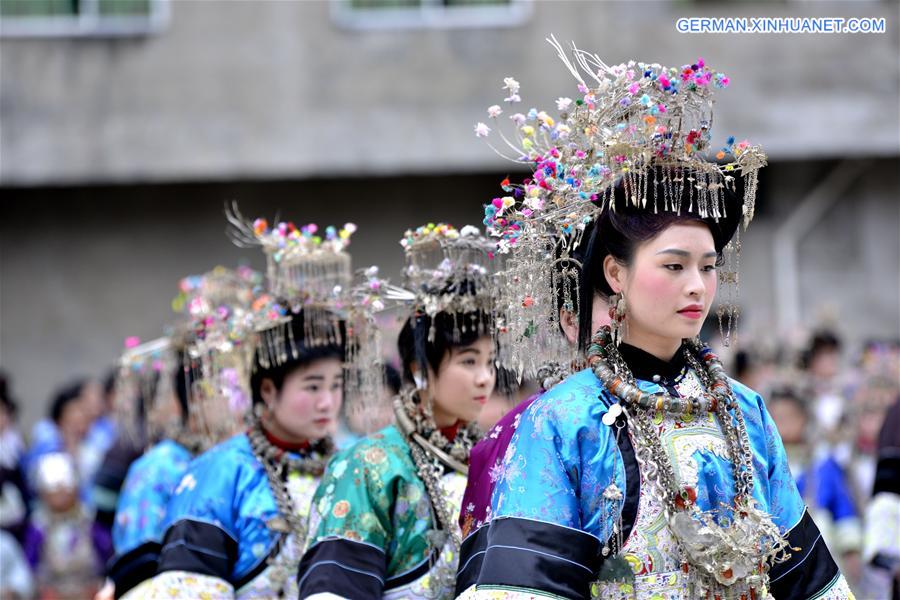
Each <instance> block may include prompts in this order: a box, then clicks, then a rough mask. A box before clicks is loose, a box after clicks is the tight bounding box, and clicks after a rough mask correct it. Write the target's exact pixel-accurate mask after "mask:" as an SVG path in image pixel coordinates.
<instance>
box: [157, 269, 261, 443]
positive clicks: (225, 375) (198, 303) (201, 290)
mask: <svg viewBox="0 0 900 600" xmlns="http://www.w3.org/2000/svg"><path fill="white" fill-rule="evenodd" d="M261 284H262V275H261V274H260V273H257V272H256V271H253V270H252V269H250V268H248V267H238V268H237V269H235V270H231V269H226V268H225V267H221V266H219V267H216V268H215V269H213V270H212V271H209V272H207V273H204V274H202V275H193V276H189V277H185V278H184V279H182V280H181V283H180V288H181V293H180V294H179V296H178V297H177V298H176V299H175V300H174V302H173V308H175V309H176V310H180V311H182V312H184V313H185V314H186V315H187V316H188V319H189V323H188V324H187V325H186V329H187V330H188V332H187V334H186V338H187V339H186V343H185V349H184V359H183V360H184V365H183V367H184V368H185V369H186V370H187V372H188V374H189V375H188V378H187V379H188V381H190V389H189V404H188V405H189V407H190V408H189V409H190V411H191V413H192V415H193V416H194V422H195V429H196V430H197V431H196V434H197V436H199V441H200V443H201V445H202V446H203V447H209V446H212V445H214V444H216V443H218V442H220V441H222V440H223V439H225V438H226V437H229V436H230V435H232V434H234V433H236V432H237V431H238V430H239V428H240V427H241V426H242V424H243V417H244V415H245V413H246V412H247V409H248V408H249V407H250V404H251V391H250V387H249V380H250V369H251V367H252V362H253V348H254V345H253V342H254V335H255V333H254V329H253V326H254V319H253V312H252V307H253V303H254V300H256V298H257V297H258V296H259V295H260V294H261V293H262V288H261Z"/></svg>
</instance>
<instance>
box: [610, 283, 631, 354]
mask: <svg viewBox="0 0 900 600" xmlns="http://www.w3.org/2000/svg"><path fill="white" fill-rule="evenodd" d="M627 310H628V305H627V303H626V302H625V294H624V293H623V292H619V293H618V294H613V295H612V296H610V297H609V318H610V323H609V330H610V333H611V334H612V339H613V342H614V343H615V344H616V346H618V345H619V344H621V343H622V338H623V337H625V315H626V311H627Z"/></svg>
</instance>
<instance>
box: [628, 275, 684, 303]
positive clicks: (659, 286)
mask: <svg viewBox="0 0 900 600" xmlns="http://www.w3.org/2000/svg"><path fill="white" fill-rule="evenodd" d="M634 284H635V285H634V287H635V288H637V289H636V290H635V291H637V293H638V294H640V295H641V296H643V297H645V298H647V299H649V300H651V301H652V302H654V303H657V302H659V301H661V300H665V299H667V298H670V297H671V296H672V294H673V293H674V292H675V290H676V288H675V285H674V284H673V282H672V278H671V277H669V276H668V275H667V274H665V273H657V272H656V271H655V270H654V271H653V272H651V273H645V274H643V275H642V276H640V277H639V278H636V279H635V281H634Z"/></svg>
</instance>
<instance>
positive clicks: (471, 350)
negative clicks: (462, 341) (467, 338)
mask: <svg viewBox="0 0 900 600" xmlns="http://www.w3.org/2000/svg"><path fill="white" fill-rule="evenodd" d="M467 352H471V353H473V354H481V350H479V349H478V348H473V347H472V346H469V347H468V348H463V349H461V350H459V351H458V352H457V354H465V353H467Z"/></svg>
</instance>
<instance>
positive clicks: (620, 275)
mask: <svg viewBox="0 0 900 600" xmlns="http://www.w3.org/2000/svg"><path fill="white" fill-rule="evenodd" d="M625 274H626V273H625V267H624V266H623V265H622V264H621V263H620V262H619V261H617V260H616V259H615V258H613V256H612V254H607V255H606V258H604V259H603V276H604V277H606V283H608V284H609V287H610V289H612V291H613V293H614V294H618V293H619V292H621V291H622V290H623V289H624V288H625Z"/></svg>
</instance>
